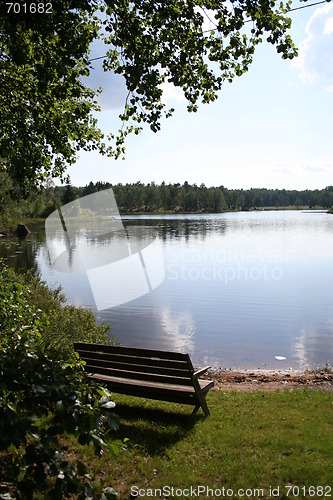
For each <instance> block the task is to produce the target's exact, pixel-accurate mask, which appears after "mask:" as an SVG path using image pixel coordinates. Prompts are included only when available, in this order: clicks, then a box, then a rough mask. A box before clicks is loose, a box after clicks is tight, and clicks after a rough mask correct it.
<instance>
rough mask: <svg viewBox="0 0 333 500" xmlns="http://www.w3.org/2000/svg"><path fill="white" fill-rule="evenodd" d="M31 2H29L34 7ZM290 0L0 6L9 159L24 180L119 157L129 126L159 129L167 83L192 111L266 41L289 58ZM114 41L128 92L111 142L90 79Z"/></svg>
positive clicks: (2, 148)
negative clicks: (93, 157) (94, 56)
mask: <svg viewBox="0 0 333 500" xmlns="http://www.w3.org/2000/svg"><path fill="white" fill-rule="evenodd" d="M30 3H31V2H29V1H28V2H26V4H27V5H30ZM290 4H291V2H287V3H285V4H284V3H283V2H280V1H276V0H256V1H253V0H231V1H225V0H168V1H167V2H166V1H165V0H155V1H154V2H152V1H151V0H134V1H129V0H53V1H52V13H49V14H47V13H30V12H29V9H27V12H24V10H23V8H22V9H21V10H20V12H19V13H14V12H13V11H11V12H9V13H8V12H7V10H8V6H7V4H6V3H4V2H2V3H1V5H0V61H1V75H2V85H1V89H0V111H1V113H0V123H1V138H0V158H2V170H5V171H6V172H8V174H9V175H10V176H11V177H12V179H13V180H14V181H15V182H18V183H19V185H20V186H21V187H24V186H25V187H27V186H33V187H37V186H40V185H42V184H43V182H45V179H47V178H48V177H60V178H61V179H64V176H65V171H66V168H67V166H68V165H71V164H73V163H74V162H75V160H76V155H77V152H78V151H79V150H80V149H85V150H91V149H98V150H99V151H100V152H101V153H103V154H108V155H110V156H114V157H119V156H121V155H122V154H123V153H124V141H125V138H126V136H127V134H128V133H130V132H134V133H136V134H138V133H139V131H140V130H141V127H142V124H143V123H148V124H149V126H150V128H151V130H152V131H154V132H156V131H158V130H159V129H160V126H161V119H162V118H163V116H166V117H168V116H170V115H171V114H172V112H173V109H166V108H165V104H164V103H163V102H162V99H161V98H162V94H163V84H164V83H165V82H169V83H171V84H173V85H175V86H176V87H178V88H180V89H181V90H182V91H183V93H184V95H185V97H186V99H187V101H188V110H189V111H196V110H197V106H198V103H199V102H200V101H201V102H203V103H209V102H212V101H214V100H215V99H216V98H217V96H218V92H219V90H220V89H221V87H222V85H223V83H224V82H226V81H228V82H232V81H233V79H234V77H235V76H240V75H242V74H243V73H244V72H246V71H247V70H248V68H249V66H250V64H251V62H252V60H253V56H254V52H255V48H256V46H257V45H258V44H259V43H261V42H262V39H263V35H264V34H266V35H267V41H268V42H269V43H272V44H274V45H275V46H276V50H277V52H278V53H280V54H281V55H282V57H283V58H284V59H288V58H293V57H294V56H295V55H296V54H297V51H296V49H295V47H294V44H293V42H292V40H291V38H290V36H289V35H288V34H287V31H288V29H289V28H290V26H291V20H290V19H289V18H288V17H287V12H288V9H290ZM97 38H101V39H104V41H105V43H106V44H107V45H108V50H107V51H106V52H107V54H106V57H105V59H104V63H103V64H104V69H105V70H106V71H113V72H114V73H116V74H119V75H122V76H123V77H124V79H125V83H126V86H127V89H128V95H127V99H126V102H125V103H124V110H123V112H122V113H121V115H120V118H121V120H122V127H121V129H120V130H119V131H118V134H115V135H114V134H110V136H109V138H108V139H110V141H109V142H107V144H105V143H104V137H103V134H102V133H101V131H100V130H99V129H98V124H97V120H96V118H95V112H96V111H98V110H99V107H98V104H97V101H96V96H97V94H98V91H97V92H95V91H93V90H92V89H90V88H88V87H87V86H85V85H84V84H83V81H82V77H83V76H88V75H89V73H90V71H91V70H92V68H91V62H89V47H90V45H91V43H92V42H93V40H95V39H97Z"/></svg>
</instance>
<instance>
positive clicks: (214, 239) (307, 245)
mask: <svg viewBox="0 0 333 500" xmlns="http://www.w3.org/2000/svg"><path fill="white" fill-rule="evenodd" d="M122 222H123V225H124V231H125V233H124V234H126V238H131V241H133V244H134V246H135V245H136V244H137V245H138V248H139V247H140V246H141V247H142V245H145V244H146V243H147V242H149V241H151V235H152V232H153V233H154V234H156V233H157V234H158V236H159V238H160V240H161V241H162V242H163V247H162V249H163V258H164V264H165V269H166V277H165V279H164V281H163V283H162V284H161V285H160V286H159V287H158V288H156V289H155V290H153V291H152V292H150V293H148V294H147V295H145V296H144V297H139V298H137V299H135V300H132V301H131V302H129V303H128V304H123V305H121V306H118V307H113V308H109V309H107V310H105V311H102V312H99V313H98V312H97V309H96V307H95V305H94V298H93V295H92V293H91V288H90V286H89V281H88V278H87V274H86V273H85V272H84V270H83V269H82V266H81V267H80V265H77V266H76V267H75V265H74V264H75V262H74V261H75V259H76V251H77V250H76V249H77V247H78V246H82V245H83V246H84V248H85V250H84V252H86V253H87V254H88V253H89V252H90V250H91V249H94V252H95V251H96V252H98V254H99V255H100V259H101V262H102V261H103V258H104V257H103V255H104V252H105V251H106V250H105V249H107V248H108V246H109V245H110V244H111V245H113V246H117V245H120V247H121V245H122V244H123V239H122V238H124V236H121V235H120V234H119V233H117V232H116V231H109V232H108V233H105V234H103V235H101V234H98V232H96V231H95V232H94V230H93V229H92V228H89V227H87V228H81V230H80V231H78V230H77V229H73V232H72V235H73V241H74V245H73V247H74V248H73V252H72V256H71V257H70V261H68V263H67V265H68V267H69V268H71V270H72V273H67V275H66V274H65V273H58V272H57V271H56V270H54V269H52V267H51V263H50V259H49V257H48V254H47V251H46V248H45V234H44V233H43V231H41V230H40V229H38V230H37V229H34V228H30V229H32V234H31V235H29V237H28V238H27V240H26V241H25V242H20V241H18V240H17V239H15V238H13V239H12V240H7V241H4V240H5V239H4V238H3V239H2V241H0V254H1V255H5V256H7V259H8V261H11V265H13V266H14V267H16V266H17V265H20V267H23V268H24V269H26V268H28V267H32V266H36V267H37V268H38V269H39V270H40V271H41V273H42V276H43V278H44V279H45V280H46V281H47V282H48V283H49V284H50V285H51V286H58V285H59V284H62V285H63V287H64V291H65V293H66V294H67V296H68V298H69V301H70V302H72V303H74V304H76V305H83V306H85V307H90V308H92V310H93V311H94V312H95V313H96V315H97V317H98V321H105V322H106V323H110V324H111V325H112V329H111V335H115V336H116V337H117V338H118V340H119V341H120V342H121V343H123V344H124V345H129V346H139V347H140V346H142V347H151V348H160V349H170V350H179V351H183V352H184V351H187V352H189V353H190V354H191V355H192V357H193V360H194V363H195V364H197V365H206V364H211V365H213V366H214V367H222V368H236V367H239V368H259V367H260V368H269V369H279V368H281V369H288V368H290V367H292V368H294V369H298V368H305V367H307V366H309V367H313V368H315V367H317V366H323V365H325V363H329V364H332V360H333V307H332V306H333V288H332V278H333V254H332V248H333V216H330V215H327V214H302V213H301V212H260V213H259V212H258V213H254V212H251V213H233V214H232V213H227V214H220V215H195V216H190V215H187V216H182V215H175V216H150V217H147V216H133V217H130V216H127V217H125V218H123V219H122ZM51 241H52V244H54V245H55V247H57V245H58V248H57V251H58V252H59V251H60V250H61V249H63V248H66V241H65V240H64V239H63V237H62V236H60V233H57V231H55V232H54V233H53V234H52V235H51ZM16 252H22V253H16ZM73 269H74V270H75V271H76V272H75V273H73ZM127 271H128V269H127ZM101 279H103V277H101ZM276 356H281V360H279V359H276ZM282 358H286V359H282Z"/></svg>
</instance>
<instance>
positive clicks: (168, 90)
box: [161, 82, 186, 104]
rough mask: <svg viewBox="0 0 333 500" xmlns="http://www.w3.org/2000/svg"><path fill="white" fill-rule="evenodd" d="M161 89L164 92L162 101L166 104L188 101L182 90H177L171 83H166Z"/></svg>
mask: <svg viewBox="0 0 333 500" xmlns="http://www.w3.org/2000/svg"><path fill="white" fill-rule="evenodd" d="M161 88H162V90H163V96H162V101H163V102H164V103H168V104H169V102H168V101H170V100H174V101H177V102H185V101H186V99H185V97H184V94H183V92H182V90H181V89H180V88H177V87H175V86H174V85H173V83H171V82H164V83H163V84H162V85H161Z"/></svg>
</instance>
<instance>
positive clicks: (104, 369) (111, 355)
mask: <svg viewBox="0 0 333 500" xmlns="http://www.w3.org/2000/svg"><path fill="white" fill-rule="evenodd" d="M74 349H75V351H76V352H77V353H78V354H79V355H80V358H81V359H82V360H83V361H85V362H86V365H85V369H86V371H87V372H90V373H97V374H101V375H108V376H112V377H121V378H131V379H135V380H142V381H144V380H146V381H151V382H161V383H168V384H175V385H192V376H193V373H194V368H193V365H192V362H191V359H190V357H189V355H188V354H182V353H178V352H169V351H158V350H153V349H138V348H132V347H122V346H110V345H100V344H86V343H82V342H75V343H74Z"/></svg>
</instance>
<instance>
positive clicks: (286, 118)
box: [68, 1, 333, 189]
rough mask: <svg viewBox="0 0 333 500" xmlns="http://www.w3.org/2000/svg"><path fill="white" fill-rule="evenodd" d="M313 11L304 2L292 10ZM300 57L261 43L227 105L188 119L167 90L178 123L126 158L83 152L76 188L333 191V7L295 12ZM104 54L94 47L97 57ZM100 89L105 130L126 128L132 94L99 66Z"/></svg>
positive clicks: (226, 95) (231, 87)
mask: <svg viewBox="0 0 333 500" xmlns="http://www.w3.org/2000/svg"><path fill="white" fill-rule="evenodd" d="M301 5H306V4H304V3H300V2H299V1H294V2H293V7H297V6H301ZM290 17H291V18H292V20H293V24H292V28H291V30H290V34H291V36H292V38H293V39H294V41H295V43H296V45H297V47H298V48H299V57H298V58H297V60H294V61H284V60H282V59H281V57H280V56H279V55H278V54H277V53H276V51H275V49H274V47H273V46H271V45H269V44H267V43H263V44H262V45H261V46H260V47H258V49H257V52H256V55H255V59H254V63H253V65H252V66H251V67H250V69H249V72H248V73H247V74H245V75H243V76H242V77H240V78H238V79H237V80H235V81H234V82H233V83H232V84H225V86H224V88H223V89H222V91H221V92H220V97H219V99H218V100H217V101H216V102H215V103H212V104H209V105H201V106H200V107H199V111H198V112H197V113H188V112H187V110H186V102H185V101H184V100H183V99H182V95H181V93H180V92H179V91H176V90H175V89H174V88H171V87H169V88H167V89H166V97H165V99H166V103H167V105H168V106H169V107H175V108H176V111H175V113H174V115H173V117H172V118H170V119H168V120H165V121H164V122H163V123H162V130H161V131H160V132H158V133H157V134H154V133H152V132H151V131H150V130H149V129H145V130H144V131H143V132H142V133H141V134H140V135H139V136H133V137H130V138H129V139H128V140H127V142H126V151H127V153H126V159H125V160H117V161H116V160H113V159H109V158H105V157H102V156H100V155H98V154H97V153H86V152H82V153H81V154H80V157H79V159H78V161H77V163H76V164H75V165H74V166H73V167H71V168H70V169H69V170H68V173H69V175H70V177H71V180H72V184H73V185H76V186H83V185H85V184H87V183H89V182H90V181H93V182H96V181H108V182H111V183H112V184H116V183H118V182H122V183H126V182H136V181H141V182H144V183H148V182H152V181H154V182H156V183H161V182H162V181H165V182H167V183H168V182H172V183H173V182H181V183H182V182H184V181H185V180H187V181H188V182H190V183H196V184H198V185H200V184H201V183H204V184H206V186H213V185H215V186H219V185H224V186H226V187H227V188H230V189H232V188H244V189H247V188H250V187H265V188H278V189H282V188H285V189H322V188H324V187H326V186H328V185H333V169H332V167H333V140H332V139H333V138H332V130H333V2H331V3H327V4H322V5H318V6H316V7H310V8H306V9H303V10H299V11H296V12H293V13H291V14H290ZM104 53H105V48H104V46H103V45H96V46H95V47H94V48H93V52H92V57H97V56H100V55H103V54H104ZM93 65H94V70H93V72H92V76H91V81H90V84H91V85H92V86H94V85H95V86H98V85H101V86H103V87H104V93H103V95H102V97H101V101H100V102H101V107H102V112H101V113H100V114H99V115H98V118H99V124H100V127H101V129H102V130H103V131H104V132H105V133H106V134H107V133H108V132H110V131H112V132H116V131H117V129H118V128H119V119H118V114H119V113H120V112H121V111H122V106H123V103H124V99H125V95H126V89H125V88H124V86H123V83H122V81H121V80H120V78H119V77H115V76H114V75H112V74H103V71H102V69H101V62H100V61H95V62H94V63H93Z"/></svg>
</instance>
